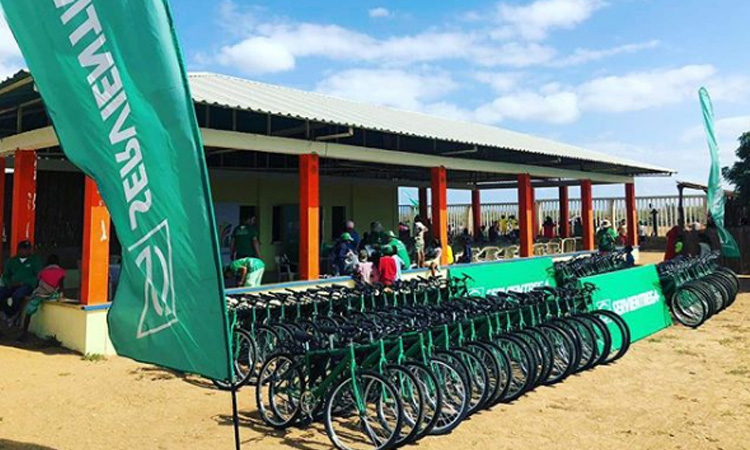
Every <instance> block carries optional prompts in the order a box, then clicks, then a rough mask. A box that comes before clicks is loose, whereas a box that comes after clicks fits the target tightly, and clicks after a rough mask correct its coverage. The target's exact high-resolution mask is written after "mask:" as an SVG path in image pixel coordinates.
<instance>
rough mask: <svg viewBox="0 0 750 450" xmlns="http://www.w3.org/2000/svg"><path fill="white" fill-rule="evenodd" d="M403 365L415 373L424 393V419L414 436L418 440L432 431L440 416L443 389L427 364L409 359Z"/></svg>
mask: <svg viewBox="0 0 750 450" xmlns="http://www.w3.org/2000/svg"><path fill="white" fill-rule="evenodd" d="M403 365H404V367H406V368H407V369H409V371H410V372H411V373H412V374H413V375H414V377H415V378H416V379H417V382H418V383H419V385H420V387H421V388H422V392H423V393H424V399H425V402H424V406H425V407H424V409H423V411H424V419H423V420H422V422H421V423H420V424H419V427H417V428H418V430H417V434H416V435H415V436H414V441H418V440H419V439H422V438H423V437H425V436H427V435H428V434H429V433H430V432H431V431H432V429H433V428H434V427H435V425H436V424H437V421H438V419H439V418H440V408H441V407H442V404H443V398H442V393H441V392H442V391H441V389H440V388H439V386H438V381H437V378H435V375H434V374H433V373H432V371H431V370H430V368H429V367H427V365H426V364H422V363H420V362H417V361H407V362H405V363H404V364H403Z"/></svg>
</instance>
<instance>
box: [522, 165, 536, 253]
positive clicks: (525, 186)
mask: <svg viewBox="0 0 750 450" xmlns="http://www.w3.org/2000/svg"><path fill="white" fill-rule="evenodd" d="M533 228H534V189H532V187H531V175H529V174H526V173H522V174H520V175H518V234H519V238H520V249H519V250H518V252H519V254H520V255H521V257H524V258H525V257H528V256H531V255H532V253H533V246H534V236H535V234H534V231H533Z"/></svg>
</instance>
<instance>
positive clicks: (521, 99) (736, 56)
mask: <svg viewBox="0 0 750 450" xmlns="http://www.w3.org/2000/svg"><path fill="white" fill-rule="evenodd" d="M172 7H173V9H174V12H175V19H176V22H177V30H178V34H179V36H180V39H181V43H182V46H183V50H184V52H185V54H186V58H187V60H188V65H189V68H190V69H191V70H207V71H214V72H221V73H228V74H233V75H238V76H242V77H248V78H252V79H256V80H260V81H265V82H269V83H277V84H284V85H288V86H292V87H296V88H300V89H305V90H315V91H320V92H324V93H328V94H333V95H338V96H342V97H346V98H351V99H355V100H359V101H364V102H372V103H378V104H384V105H388V106H394V107H398V108H403V109H410V110H417V111H422V112H427V113H431V114H438V115H442V116H447V117H452V118H457V119H461V120H470V121H480V122H484V123H488V124H491V125H496V126H500V127H504V128H509V129H513V130H517V131H523V132H527V133H531V134H536V135H540V136H545V137H549V138H553V139H556V140H560V141H563V142H567V143H571V144H576V145H581V146H584V147H586V148H589V149H591V150H598V151H602V152H606V153H613V154H619V155H622V156H626V157H630V158H633V159H637V160H641V161H644V162H648V163H652V164H657V165H662V166H666V167H671V168H674V169H677V170H678V171H679V172H680V173H679V174H678V175H677V177H676V178H678V179H686V180H691V181H703V180H705V179H706V178H707V170H708V156H707V149H706V145H705V141H704V137H703V134H702V130H701V128H700V127H701V116H700V109H699V105H698V100H697V90H698V88H699V87H700V86H701V85H705V86H707V87H708V88H709V91H710V92H711V94H712V96H713V98H714V108H715V111H716V115H717V119H718V121H717V128H718V134H719V138H720V145H721V148H722V159H723V163H724V164H729V163H731V162H732V159H733V158H734V149H735V147H736V138H737V137H738V136H739V134H740V133H741V132H742V131H745V130H748V129H750V110H749V109H748V104H750V102H748V100H750V62H749V61H750V60H749V59H748V58H747V57H746V55H747V44H748V42H749V40H748V38H747V36H748V35H747V32H746V28H747V25H746V23H747V20H746V19H747V17H750V2H747V1H741V0H717V1H714V2H707V1H703V0H684V1H674V0H661V1H648V0H619V1H618V0H609V1H605V0H536V1H529V0H525V1H519V0H505V1H469V0H465V1H456V0H449V1H446V0H443V1H440V2H436V1H410V2H405V1H390V2H389V1H372V2H371V1H347V2H336V1H327V2H322V1H300V0H297V1H291V0H275V1H273V2H271V1H265V2H264V1H250V0H233V1H211V2H207V1H205V0H172ZM22 66H23V62H22V60H21V59H20V57H19V54H18V52H17V49H15V48H14V45H13V43H12V38H10V36H9V34H8V33H7V27H6V26H5V24H4V23H2V22H0V77H4V76H6V75H8V74H9V73H10V72H12V71H13V70H15V69H17V68H19V67H22ZM637 190H638V194H639V195H647V194H664V193H669V194H671V193H674V192H675V189H674V181H673V180H669V179H640V180H639V181H638V185H637ZM621 191H622V188H621V187H619V186H618V187H611V188H597V190H596V191H595V194H599V195H609V194H616V195H619V194H621ZM545 194H546V193H545V192H540V193H539V194H538V196H540V197H544V196H545ZM513 195H514V194H512V193H506V194H499V193H490V194H487V195H486V196H485V198H491V199H510V198H512V197H513ZM573 195H575V193H573ZM450 199H451V200H452V201H466V200H468V194H466V193H461V192H453V193H451V196H450Z"/></svg>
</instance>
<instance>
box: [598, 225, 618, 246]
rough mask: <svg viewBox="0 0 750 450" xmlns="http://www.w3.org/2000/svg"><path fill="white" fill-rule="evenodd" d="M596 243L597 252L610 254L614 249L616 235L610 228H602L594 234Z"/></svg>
mask: <svg viewBox="0 0 750 450" xmlns="http://www.w3.org/2000/svg"><path fill="white" fill-rule="evenodd" d="M596 241H597V243H598V244H599V251H601V252H611V251H613V250H614V249H615V243H616V242H617V233H616V232H615V230H613V229H612V228H602V229H601V230H599V231H598V232H597V233H596Z"/></svg>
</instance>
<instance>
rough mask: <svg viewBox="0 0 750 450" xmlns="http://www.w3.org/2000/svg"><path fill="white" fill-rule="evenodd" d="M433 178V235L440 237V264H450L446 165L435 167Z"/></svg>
mask: <svg viewBox="0 0 750 450" xmlns="http://www.w3.org/2000/svg"><path fill="white" fill-rule="evenodd" d="M430 174H431V178H432V188H431V189H432V228H433V231H432V235H433V236H434V237H435V238H436V239H440V245H441V246H442V252H441V254H440V264H442V265H446V264H448V173H447V172H446V170H445V167H433V168H432V169H431V173H430Z"/></svg>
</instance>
